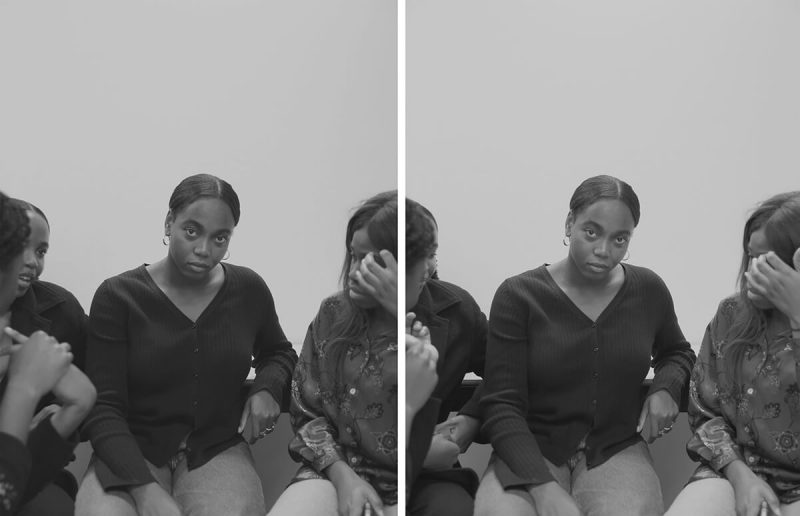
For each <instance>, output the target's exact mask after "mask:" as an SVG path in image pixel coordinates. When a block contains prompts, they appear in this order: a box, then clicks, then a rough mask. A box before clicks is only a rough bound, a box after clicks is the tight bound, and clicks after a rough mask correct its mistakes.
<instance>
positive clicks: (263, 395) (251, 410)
mask: <svg viewBox="0 0 800 516" xmlns="http://www.w3.org/2000/svg"><path fill="white" fill-rule="evenodd" d="M280 415H281V406H280V405H279V404H278V402H277V401H275V398H273V397H272V394H270V393H269V391H265V390H262V391H258V392H255V393H253V394H252V395H251V396H250V397H249V398H247V402H245V404H244V410H243V411H242V418H241V421H240V422H239V429H238V430H237V431H238V432H239V433H240V434H242V437H245V435H246V434H247V433H248V432H247V431H249V434H250V437H249V438H248V437H245V439H246V440H247V442H248V443H250V444H253V443H254V442H256V441H257V440H259V439H261V438H262V437H265V436H266V435H267V434H269V433H271V432H272V431H273V430H275V425H276V424H277V422H278V418H279V417H280ZM248 419H249V420H250V423H249V424H248Z"/></svg>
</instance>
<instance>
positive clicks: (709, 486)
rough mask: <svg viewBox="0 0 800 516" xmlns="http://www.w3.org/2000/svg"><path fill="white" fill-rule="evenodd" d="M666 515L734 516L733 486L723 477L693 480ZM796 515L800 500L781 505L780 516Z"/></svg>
mask: <svg viewBox="0 0 800 516" xmlns="http://www.w3.org/2000/svg"><path fill="white" fill-rule="evenodd" d="M770 514H772V513H770ZM667 515H668V516H695V515H702V516H736V500H735V498H734V494H733V486H731V483H730V482H728V480H727V479H725V478H704V479H702V480H695V481H694V482H691V483H689V484H688V485H687V486H686V487H684V488H683V490H682V491H681V492H680V493H678V496H677V497H676V498H675V501H674V502H672V505H670V507H669V510H668V511H667ZM798 515H800V502H795V503H793V504H788V505H781V516H798Z"/></svg>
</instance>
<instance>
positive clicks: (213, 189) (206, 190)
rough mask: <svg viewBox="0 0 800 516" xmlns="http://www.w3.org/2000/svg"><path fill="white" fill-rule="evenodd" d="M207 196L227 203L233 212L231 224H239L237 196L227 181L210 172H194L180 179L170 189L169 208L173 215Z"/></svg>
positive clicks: (239, 212) (239, 211)
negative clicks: (172, 188)
mask: <svg viewBox="0 0 800 516" xmlns="http://www.w3.org/2000/svg"><path fill="white" fill-rule="evenodd" d="M208 198H211V199H220V200H221V201H223V202H224V203H225V204H227V205H228V207H229V208H230V209H231V213H232V214H233V225H234V226H236V225H237V224H239V215H240V214H241V210H240V206H239V196H238V195H236V192H235V191H234V189H233V187H232V186H231V185H230V184H229V183H228V182H227V181H225V180H224V179H220V178H218V177H217V176H212V175H211V174H195V175H193V176H189V177H187V178H186V179H184V180H183V181H181V182H180V183H179V184H178V186H176V187H175V190H173V191H172V196H171V197H170V198H169V209H170V211H171V212H172V215H173V216H175V215H177V214H178V213H179V212H180V211H181V210H183V209H184V208H186V207H187V206H189V205H190V204H192V203H193V202H195V201H197V200H199V199H208Z"/></svg>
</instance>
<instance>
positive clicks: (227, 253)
mask: <svg viewBox="0 0 800 516" xmlns="http://www.w3.org/2000/svg"><path fill="white" fill-rule="evenodd" d="M230 257H231V252H230V250H228V251H227V252H226V253H225V256H223V257H222V259H223V260H227V259H228V258H230Z"/></svg>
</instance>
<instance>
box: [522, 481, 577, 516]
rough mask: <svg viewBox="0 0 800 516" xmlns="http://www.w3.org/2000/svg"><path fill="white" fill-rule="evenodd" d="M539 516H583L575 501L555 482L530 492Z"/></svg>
mask: <svg viewBox="0 0 800 516" xmlns="http://www.w3.org/2000/svg"><path fill="white" fill-rule="evenodd" d="M528 492H529V493H530V495H531V497H533V505H534V506H535V508H536V514H537V515H538V516H582V515H583V513H582V512H581V510H580V508H579V507H578V504H577V503H575V499H574V498H572V497H571V496H570V495H569V493H567V492H566V491H565V490H564V488H563V487H561V486H560V485H559V484H558V482H556V481H555V480H553V481H550V482H547V483H544V484H541V485H538V486H534V487H532V488H530V489H529V490H528Z"/></svg>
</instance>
